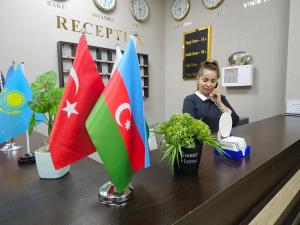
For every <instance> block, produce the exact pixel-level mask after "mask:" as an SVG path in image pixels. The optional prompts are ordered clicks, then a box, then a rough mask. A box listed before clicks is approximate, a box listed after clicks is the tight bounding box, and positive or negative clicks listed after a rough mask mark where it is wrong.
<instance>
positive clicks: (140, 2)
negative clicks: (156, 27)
mask: <svg viewBox="0 0 300 225" xmlns="http://www.w3.org/2000/svg"><path fill="white" fill-rule="evenodd" d="M130 11H131V13H132V15H133V17H134V18H135V19H136V20H137V21H140V22H143V21H145V20H147V19H148V17H149V6H148V4H147V2H146V0H130Z"/></svg>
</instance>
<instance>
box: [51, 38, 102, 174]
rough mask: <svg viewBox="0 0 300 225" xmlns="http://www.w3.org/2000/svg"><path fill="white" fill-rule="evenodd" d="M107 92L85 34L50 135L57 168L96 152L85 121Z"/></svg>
mask: <svg viewBox="0 0 300 225" xmlns="http://www.w3.org/2000/svg"><path fill="white" fill-rule="evenodd" d="M103 89H104V84H103V82H102V79H101V76H100V75H99V73H98V71H97V68H96V65H95V64H94V61H93V58H92V56H91V54H90V52H89V49H88V46H87V41H86V39H85V36H84V35H82V36H81V38H80V40H79V43H78V46H77V50H76V55H75V59H74V62H73V66H72V68H71V70H70V74H69V77H68V80H67V83H66V87H65V90H64V94H63V97H62V99H61V102H60V106H59V109H58V112H57V115H56V118H55V121H54V125H53V129H52V132H51V135H50V140H49V145H50V153H51V157H52V161H53V164H54V167H55V169H60V168H62V167H65V166H67V165H70V164H71V163H74V162H76V161H78V160H80V159H82V158H84V157H86V156H88V155H89V154H91V153H93V152H95V147H94V145H93V143H92V141H91V139H90V137H89V135H88V133H87V131H86V128H85V121H86V119H87V117H88V115H89V114H90V112H91V110H92V109H93V107H94V105H95V103H96V101H97V100H98V98H99V96H100V95H101V93H102V91H103Z"/></svg>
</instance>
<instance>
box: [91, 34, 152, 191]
mask: <svg viewBox="0 0 300 225" xmlns="http://www.w3.org/2000/svg"><path fill="white" fill-rule="evenodd" d="M86 128H87V131H88V133H89V135H90V137H91V139H92V142H93V143H94V146H95V148H96V150H97V152H98V153H99V155H100V157H101V159H102V160H103V163H104V166H105V168H106V170H107V171H108V174H109V176H110V178H111V180H112V182H113V184H114V185H115V187H116V189H117V191H118V192H122V191H123V190H124V189H125V188H126V187H127V185H128V184H129V182H130V180H131V179H132V177H133V175H134V173H136V172H137V171H138V170H139V169H141V168H146V167H149V166H150V159H149V148H148V143H147V136H146V126H145V116H144V104H143V97H142V87H141V76H140V68H139V63H138V58H137V54H136V49H135V45H134V40H133V39H132V38H131V39H130V40H129V43H128V45H127V48H126V50H125V53H124V55H123V57H122V59H121V61H120V64H119V66H118V68H117V69H116V70H115V72H114V74H113V76H112V78H111V79H110V80H109V82H108V84H107V86H106V88H105V89H104V91H103V93H102V95H101V96H100V98H99V100H98V101H97V103H96V105H95V106H94V108H93V110H92V111H91V113H90V115H89V117H88V119H87V121H86Z"/></svg>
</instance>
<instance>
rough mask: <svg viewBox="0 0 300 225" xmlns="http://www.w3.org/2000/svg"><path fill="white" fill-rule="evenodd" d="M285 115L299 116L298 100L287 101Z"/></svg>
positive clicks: (299, 105) (299, 106)
mask: <svg viewBox="0 0 300 225" xmlns="http://www.w3.org/2000/svg"><path fill="white" fill-rule="evenodd" d="M286 113H289V114H300V99H287V101H286Z"/></svg>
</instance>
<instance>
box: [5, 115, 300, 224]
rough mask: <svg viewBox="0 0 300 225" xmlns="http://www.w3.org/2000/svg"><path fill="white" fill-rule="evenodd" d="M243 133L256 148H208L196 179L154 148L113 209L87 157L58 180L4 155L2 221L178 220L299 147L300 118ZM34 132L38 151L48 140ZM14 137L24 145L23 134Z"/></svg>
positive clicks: (102, 174) (101, 175)
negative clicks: (130, 191)
mask: <svg viewBox="0 0 300 225" xmlns="http://www.w3.org/2000/svg"><path fill="white" fill-rule="evenodd" d="M232 133H233V135H235V136H240V137H244V138H245V139H246V142H247V144H248V145H250V146H251V149H252V152H251V154H250V156H248V157H247V158H245V159H243V160H240V161H234V160H229V159H221V158H219V157H216V156H214V154H213V152H212V149H211V148H210V147H208V146H205V147H204V150H203V155H202V159H201V164H200V169H199V174H198V176H195V177H182V176H173V175H172V172H171V168H170V165H169V163H168V161H167V160H165V161H162V162H160V158H161V155H162V154H161V152H160V150H154V151H151V154H150V155H151V162H152V165H151V167H150V168H148V169H144V170H141V171H140V172H138V173H137V174H136V175H135V177H134V178H133V180H132V185H133V186H134V191H135V192H134V198H133V199H132V200H131V201H129V202H128V203H127V204H126V205H124V206H119V207H109V206H105V205H103V204H101V203H100V202H99V201H98V197H97V194H98V188H99V187H100V186H101V185H102V184H104V183H105V182H107V181H108V180H109V178H108V176H107V173H106V171H105V169H104V167H103V165H102V164H99V163H98V162H95V161H93V160H92V159H89V158H86V159H84V160H81V161H79V162H77V163H75V164H73V165H72V166H71V170H70V173H69V174H67V175H66V176H64V177H63V178H59V179H55V180H45V179H40V178H39V176H38V173H37V170H36V166H35V164H30V165H22V166H20V165H18V163H17V159H18V157H19V156H21V155H23V154H24V153H25V152H26V148H23V150H21V151H16V152H9V153H2V152H1V153H0V224H1V225H6V224H7V225H26V224H28V225H29V224H30V225H33V224H51V225H60V224H61V225H68V224H70V225H77V224H78V225H84V224H86V225H93V224H95V225H96V224H104V225H106V224H112V225H117V224H124V225H125V224H127V225H143V224H147V225H148V224H151V225H155V224H159V225H161V224H173V223H175V222H176V221H178V220H180V219H181V218H182V217H183V216H185V215H187V214H188V213H190V212H191V211H193V210H194V209H195V208H197V207H198V206H200V205H202V204H205V203H206V202H208V201H210V199H212V198H214V196H217V195H220V194H222V192H224V191H226V189H228V188H229V187H231V186H233V185H234V184H235V183H236V182H238V181H240V180H241V179H243V178H245V177H247V176H249V174H251V173H253V172H255V170H257V169H258V168H259V167H261V166H263V165H264V164H266V163H267V162H268V161H269V160H271V159H272V158H274V157H276V156H278V155H280V154H281V153H282V152H284V151H285V150H286V149H287V148H289V146H291V145H294V144H299V140H300V118H299V117H286V116H281V115H280V116H275V117H271V118H269V119H265V120H262V121H258V122H255V123H251V124H247V125H243V126H240V127H237V128H235V129H233V132H232ZM43 139H44V136H43V135H41V134H38V133H34V135H33V136H32V137H31V146H32V149H36V148H38V147H39V146H41V145H43ZM16 141H17V142H18V143H20V144H22V145H23V146H26V142H25V136H20V137H18V138H16Z"/></svg>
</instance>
